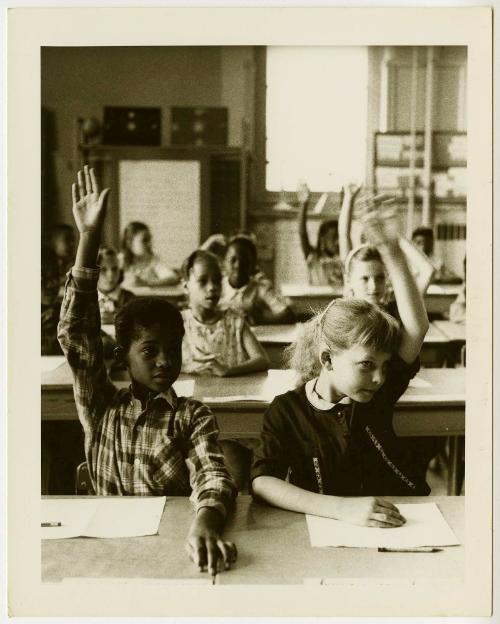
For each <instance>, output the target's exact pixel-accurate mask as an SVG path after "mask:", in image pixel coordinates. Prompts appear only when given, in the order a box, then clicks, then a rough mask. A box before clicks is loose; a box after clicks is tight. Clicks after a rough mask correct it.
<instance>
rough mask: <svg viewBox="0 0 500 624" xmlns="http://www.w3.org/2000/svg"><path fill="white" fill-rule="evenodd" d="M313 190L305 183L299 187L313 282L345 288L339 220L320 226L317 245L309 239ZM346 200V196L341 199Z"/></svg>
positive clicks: (301, 225) (302, 240)
mask: <svg viewBox="0 0 500 624" xmlns="http://www.w3.org/2000/svg"><path fill="white" fill-rule="evenodd" d="M309 198H310V191H309V189H308V187H307V185H306V184H301V185H300V186H299V189H298V191H297V199H298V200H299V204H300V216H299V234H300V245H301V247H302V253H303V254H304V258H305V261H306V264H307V271H308V274H309V284H311V285H313V286H328V285H330V286H332V287H334V288H342V286H343V283H344V277H343V269H344V266H343V262H342V260H341V258H340V256H339V228H338V221H336V220H334V219H325V220H324V221H323V222H322V223H321V225H320V226H319V230H318V240H317V243H316V247H313V246H312V245H311V243H310V242H309V236H308V234H307V211H308V208H309ZM341 202H342V200H341Z"/></svg>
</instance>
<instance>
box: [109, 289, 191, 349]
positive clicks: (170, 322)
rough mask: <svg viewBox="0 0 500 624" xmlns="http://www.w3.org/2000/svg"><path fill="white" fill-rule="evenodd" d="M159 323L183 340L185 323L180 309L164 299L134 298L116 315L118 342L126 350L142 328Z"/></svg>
mask: <svg viewBox="0 0 500 624" xmlns="http://www.w3.org/2000/svg"><path fill="white" fill-rule="evenodd" d="M156 323H159V324H160V325H162V326H164V327H167V328H168V329H169V330H170V331H171V332H172V334H174V335H175V336H176V337H177V338H178V339H179V343H181V342H182V338H183V336H184V323H183V321H182V315H181V313H180V312H179V310H178V309H177V308H176V307H175V306H173V305H172V304H171V303H169V302H168V301H165V300H164V299H156V298H154V297H141V298H136V299H132V300H131V301H129V302H128V303H126V304H125V305H124V306H123V307H122V308H120V309H119V310H118V312H117V313H116V317H115V331H116V343H117V345H118V346H119V347H122V348H123V349H125V350H126V351H128V350H129V349H130V345H131V344H132V341H133V340H134V339H135V338H137V337H138V336H139V333H140V329H141V328H143V329H147V328H148V327H151V326H152V325H155V324H156Z"/></svg>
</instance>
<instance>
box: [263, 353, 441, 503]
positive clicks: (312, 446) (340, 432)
mask: <svg viewBox="0 0 500 624" xmlns="http://www.w3.org/2000/svg"><path fill="white" fill-rule="evenodd" d="M418 368H419V364H418V360H417V361H416V362H415V363H414V364H413V365H411V366H408V364H406V363H405V362H404V361H403V360H401V359H400V358H399V357H394V358H393V359H392V360H391V361H390V362H389V367H388V373H387V378H386V381H385V383H384V384H383V386H382V387H381V388H380V389H379V390H378V392H376V393H375V395H374V397H373V399H372V400H371V401H370V402H369V403H356V402H352V403H350V404H337V405H335V406H333V407H332V408H331V409H328V410H321V409H318V408H316V407H314V406H313V405H312V404H311V403H310V402H309V400H308V398H307V396H306V391H305V386H304V385H302V386H300V387H298V388H296V389H295V390H292V391H290V392H286V393H285V394H282V395H280V396H277V397H276V398H275V399H274V401H273V402H272V403H271V405H270V406H269V408H268V410H267V412H266V414H265V415H264V422H263V426H262V432H261V440H260V446H259V449H258V451H257V453H256V459H255V462H254V465H253V468H252V479H255V478H256V477H258V476H263V475H267V476H273V477H277V478H279V479H287V480H288V481H289V482H290V483H292V484H294V485H296V486H298V487H300V488H303V489H305V490H309V491H312V492H318V493H323V494H330V495H336V496H368V495H370V496H390V495H418V496H422V495H427V494H428V493H429V491H430V489H429V486H428V485H427V483H426V482H425V470H423V468H422V462H421V461H419V458H418V457H415V454H414V453H413V452H412V450H411V449H409V448H408V447H407V446H406V445H405V444H404V443H402V441H401V440H400V439H399V438H398V437H397V436H396V434H395V432H394V429H393V425H392V419H393V411H394V404H395V403H396V401H397V400H398V399H399V397H400V396H401V395H402V394H403V393H404V391H405V390H406V388H407V387H408V383H409V381H410V379H411V378H412V377H413V376H414V375H415V374H416V372H417V370H418Z"/></svg>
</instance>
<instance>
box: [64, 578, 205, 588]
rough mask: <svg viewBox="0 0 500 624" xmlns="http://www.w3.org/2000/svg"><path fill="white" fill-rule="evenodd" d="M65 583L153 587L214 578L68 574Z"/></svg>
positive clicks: (192, 582)
mask: <svg viewBox="0 0 500 624" xmlns="http://www.w3.org/2000/svg"><path fill="white" fill-rule="evenodd" d="M61 582H62V583H64V584H65V585H81V584H84V585H98V586H99V587H102V586H103V585H108V584H110V585H134V586H141V587H142V586H144V587H151V585H154V586H160V587H165V586H166V587H169V586H171V585H198V586H199V585H205V586H206V585H213V579H212V577H211V576H205V577H203V578H171V579H169V578H135V577H130V578H128V577H106V578H103V577H102V576H100V577H88V576H67V577H65V578H63V579H62V581H61Z"/></svg>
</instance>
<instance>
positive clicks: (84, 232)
mask: <svg viewBox="0 0 500 624" xmlns="http://www.w3.org/2000/svg"><path fill="white" fill-rule="evenodd" d="M77 179H78V184H73V187H72V195H73V215H74V218H75V222H76V225H77V227H78V231H79V233H80V240H79V243H78V250H77V254H76V260H75V266H74V267H73V269H72V270H71V274H70V275H69V277H68V281H67V284H66V289H65V292H64V299H63V303H62V306H61V316H60V321H59V325H58V339H59V343H60V344H61V347H62V350H63V352H64V354H65V356H66V359H67V360H68V364H69V366H70V368H71V372H72V374H73V391H74V396H75V403H76V408H77V412H78V417H79V419H80V422H81V423H82V426H83V427H84V429H85V430H86V431H88V430H89V429H92V427H93V425H94V424H95V423H96V422H97V420H98V419H99V417H100V416H102V413H103V406H105V405H106V402H107V401H108V400H109V398H110V395H111V394H113V393H114V392H115V391H116V390H115V388H114V386H113V384H112V383H111V381H110V380H109V377H108V374H107V371H106V367H105V363H104V354H103V346H102V340H101V334H100V329H101V320H100V314H99V305H98V300H97V279H98V277H99V270H98V268H97V266H96V262H97V252H98V249H99V243H100V240H101V229H102V223H103V221H104V215H105V209H106V201H107V195H108V189H105V190H104V191H102V192H99V187H98V184H97V181H96V178H95V174H94V171H93V170H90V171H89V169H88V168H87V167H85V169H84V172H83V173H82V172H81V171H79V172H78V177H77Z"/></svg>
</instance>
